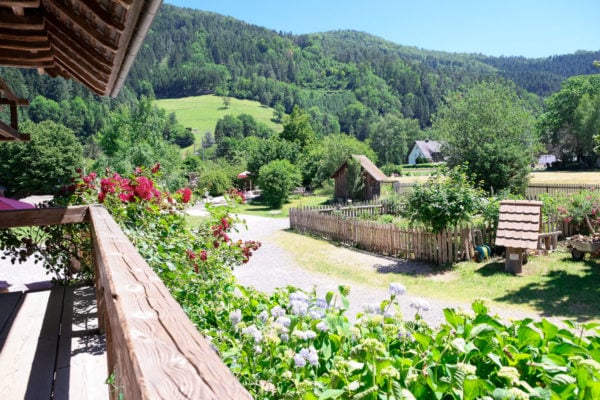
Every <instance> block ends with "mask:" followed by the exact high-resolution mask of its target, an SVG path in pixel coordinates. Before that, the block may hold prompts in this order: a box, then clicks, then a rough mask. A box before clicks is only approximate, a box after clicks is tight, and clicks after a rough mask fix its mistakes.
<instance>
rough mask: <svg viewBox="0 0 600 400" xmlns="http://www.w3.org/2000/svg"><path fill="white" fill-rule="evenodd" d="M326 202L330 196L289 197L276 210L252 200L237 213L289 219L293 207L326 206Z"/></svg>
mask: <svg viewBox="0 0 600 400" xmlns="http://www.w3.org/2000/svg"><path fill="white" fill-rule="evenodd" d="M328 200H331V196H322V195H313V196H302V195H291V196H290V198H289V200H288V202H287V203H286V204H284V205H283V207H281V208H280V209H278V210H273V209H271V208H270V207H269V206H268V205H266V204H264V203H262V202H260V201H257V200H254V201H249V202H247V203H246V204H244V205H242V206H241V208H240V209H239V210H238V211H237V212H238V213H239V214H251V215H259V216H262V217H275V218H284V217H289V215H290V214H289V212H290V208H294V207H309V206H320V205H323V204H326V203H327V201H328Z"/></svg>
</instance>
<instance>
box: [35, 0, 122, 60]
mask: <svg viewBox="0 0 600 400" xmlns="http://www.w3.org/2000/svg"><path fill="white" fill-rule="evenodd" d="M52 4H53V5H55V4H56V2H52ZM66 17H67V19H68V21H69V22H70V23H71V24H72V25H73V26H72V27H69V26H68V25H67V24H66V23H65V22H64V21H61V20H60V19H59V18H58V17H57V16H56V15H54V14H53V13H47V14H46V25H54V28H55V29H57V30H58V31H60V32H62V33H63V34H64V35H67V36H70V37H72V38H73V40H78V41H80V42H81V46H80V47H85V46H89V45H88V44H87V43H85V42H84V41H83V40H82V39H80V38H79V37H78V36H77V35H76V34H75V30H74V29H73V27H75V28H77V29H81V30H82V31H84V32H85V33H86V34H87V35H89V36H90V37H93V38H94V40H95V41H96V42H97V43H98V44H99V45H101V46H102V47H103V48H105V49H107V50H110V51H112V52H116V51H117V49H118V45H117V44H116V43H115V42H114V41H112V40H109V39H108V38H107V37H105V36H104V35H98V32H97V30H96V28H95V27H92V26H90V25H89V24H88V23H87V21H86V20H84V19H83V18H81V17H77V18H76V20H73V19H71V18H70V17H69V16H66ZM55 32H56V31H55ZM67 32H68V33H67ZM50 41H52V37H50Z"/></svg>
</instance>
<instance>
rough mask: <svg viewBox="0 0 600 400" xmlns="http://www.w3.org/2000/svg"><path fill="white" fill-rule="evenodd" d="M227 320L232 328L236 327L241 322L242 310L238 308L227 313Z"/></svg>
mask: <svg viewBox="0 0 600 400" xmlns="http://www.w3.org/2000/svg"><path fill="white" fill-rule="evenodd" d="M229 320H230V321H231V325H232V326H234V327H235V326H236V325H237V324H239V323H240V322H241V321H242V310H240V309H239V308H238V309H236V310H234V311H232V312H230V313H229Z"/></svg>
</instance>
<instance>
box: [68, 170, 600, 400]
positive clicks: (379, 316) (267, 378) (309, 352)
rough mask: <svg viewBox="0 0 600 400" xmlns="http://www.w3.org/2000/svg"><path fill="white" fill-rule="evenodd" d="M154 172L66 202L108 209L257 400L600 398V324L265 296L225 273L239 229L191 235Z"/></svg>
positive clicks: (230, 220)
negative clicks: (408, 314) (431, 316)
mask: <svg viewBox="0 0 600 400" xmlns="http://www.w3.org/2000/svg"><path fill="white" fill-rule="evenodd" d="M157 178H160V170H159V168H158V167H155V168H154V169H153V170H150V171H145V170H137V171H135V173H134V174H133V175H132V176H130V177H126V178H124V177H122V176H119V175H116V174H114V173H111V172H110V171H107V172H106V173H105V176H104V177H102V178H100V177H98V176H97V175H95V174H88V175H86V176H82V177H81V179H80V180H78V181H77V182H75V183H74V185H73V186H72V187H71V188H70V190H69V195H68V196H67V198H66V199H67V200H66V201H68V202H71V203H81V202H83V203H90V202H97V201H100V202H103V204H104V205H105V206H106V207H107V208H108V209H109V210H110V212H111V213H112V215H113V216H114V217H115V219H116V220H117V221H118V222H119V223H120V224H121V226H122V227H123V229H124V231H125V232H126V233H127V234H128V235H129V237H130V239H131V240H132V242H133V243H134V244H135V245H136V246H137V248H138V249H139V251H140V252H141V253H142V255H143V256H145V258H146V259H147V261H148V263H149V264H150V265H151V266H152V268H153V269H154V270H155V271H156V272H157V273H158V274H159V275H160V276H161V278H162V279H163V280H164V282H165V284H166V285H167V286H168V287H169V289H170V290H171V293H172V294H173V296H174V297H175V298H176V299H177V300H178V301H179V302H180V304H181V305H182V307H183V309H184V310H185V311H186V312H187V314H188V316H189V317H190V319H191V320H192V321H193V322H194V323H195V324H196V325H197V327H198V329H199V330H200V331H201V332H202V333H203V334H204V335H205V337H207V338H208V339H209V340H210V341H211V343H212V344H213V348H214V349H215V351H217V352H218V353H219V355H220V356H221V358H222V359H223V361H224V362H225V363H226V364H227V365H228V366H229V368H230V369H231V371H232V372H233V374H234V375H235V376H236V377H237V378H238V379H239V380H240V382H241V383H242V384H243V385H244V386H245V387H246V388H247V389H248V391H249V392H250V393H251V394H252V395H253V396H254V397H255V398H257V399H307V400H326V399H371V400H375V399H377V400H383V399H388V400H392V399H574V398H577V399H597V398H600V363H599V361H600V338H599V336H598V334H597V333H598V325H597V324H593V323H589V324H586V325H578V324H575V323H570V322H567V323H566V325H565V326H557V325H555V324H552V323H551V322H549V321H547V320H545V319H542V320H541V321H533V320H531V319H525V320H518V321H513V322H510V323H505V322H503V321H501V320H499V319H498V318H497V317H496V316H494V315H491V313H490V312H489V309H488V307H487V305H486V303H485V301H483V300H478V301H475V302H474V303H473V306H472V310H470V311H468V312H467V311H463V310H454V309H446V310H444V315H445V321H444V322H443V323H442V324H441V325H440V326H439V327H431V326H429V325H428V324H427V323H426V322H425V321H424V320H423V318H422V315H423V313H426V312H428V310H429V308H430V306H429V304H427V302H426V301H423V300H418V299H417V300H414V301H413V302H412V304H411V305H412V307H413V308H414V309H415V310H416V311H417V313H416V317H415V319H414V320H411V321H408V320H404V319H403V317H402V313H401V309H400V305H401V302H402V301H403V295H404V294H405V292H406V289H405V287H404V286H403V285H402V284H400V283H394V284H392V285H390V288H389V298H388V299H386V300H385V301H383V302H381V303H380V304H370V305H365V307H364V311H363V312H361V313H359V314H358V315H357V316H356V318H355V319H354V318H353V319H351V318H349V316H348V315H347V310H348V298H347V296H348V294H349V288H347V287H344V286H340V287H339V290H338V291H337V292H328V293H326V294H324V295H322V296H319V295H318V294H317V293H316V292H315V291H312V292H309V293H307V292H304V291H301V290H299V289H297V288H294V287H287V288H281V289H278V290H277V291H275V292H274V293H272V294H266V293H262V292H258V291H256V290H254V289H251V288H247V287H243V286H240V285H237V284H236V282H235V279H234V277H233V274H232V268H233V267H235V266H236V265H240V264H242V263H244V262H247V261H248V259H249V257H251V255H252V253H253V252H254V251H256V250H257V249H258V248H259V247H260V243H258V242H254V241H247V242H243V241H239V240H234V239H233V238H232V235H233V233H232V230H234V229H235V226H239V224H240V222H242V221H239V220H238V219H237V218H236V217H234V216H233V215H232V211H233V207H234V203H235V200H236V199H237V200H240V201H241V199H240V198H239V197H238V196H237V195H236V194H235V193H234V192H233V193H231V196H230V198H231V200H232V202H230V203H229V205H226V206H219V207H213V206H210V205H207V208H208V211H209V213H210V215H209V216H207V217H206V218H205V219H204V220H203V222H201V223H200V225H199V226H197V227H191V226H189V225H188V223H187V221H186V218H185V216H184V214H183V213H182V208H183V207H184V206H185V204H186V203H188V202H189V201H191V198H190V196H189V192H188V191H187V190H186V189H183V190H181V191H178V192H176V193H173V194H169V193H166V192H164V191H162V190H161V189H160V188H159V187H158V185H157V184H156V181H157Z"/></svg>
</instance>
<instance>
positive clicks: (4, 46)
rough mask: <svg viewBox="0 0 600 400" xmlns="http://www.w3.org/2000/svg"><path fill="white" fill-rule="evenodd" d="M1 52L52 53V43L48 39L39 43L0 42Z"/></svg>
mask: <svg viewBox="0 0 600 400" xmlns="http://www.w3.org/2000/svg"><path fill="white" fill-rule="evenodd" d="M0 50H23V51H31V52H36V51H50V42H48V39H47V38H44V39H43V40H40V41H38V42H33V41H27V42H21V41H19V40H0Z"/></svg>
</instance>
